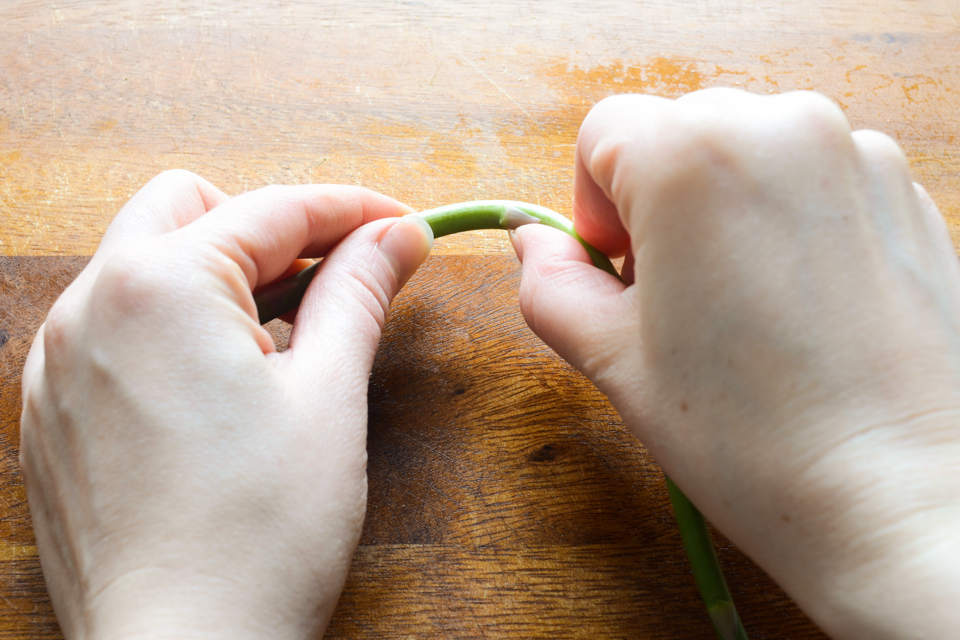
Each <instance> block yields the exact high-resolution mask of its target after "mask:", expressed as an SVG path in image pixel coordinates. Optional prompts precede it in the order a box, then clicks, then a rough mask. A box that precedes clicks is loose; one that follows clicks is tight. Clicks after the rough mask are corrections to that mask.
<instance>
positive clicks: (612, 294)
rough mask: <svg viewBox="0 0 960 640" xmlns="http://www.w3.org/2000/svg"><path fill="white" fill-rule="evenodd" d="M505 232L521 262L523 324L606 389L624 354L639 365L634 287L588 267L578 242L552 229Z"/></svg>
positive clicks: (525, 228)
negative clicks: (509, 234) (508, 234)
mask: <svg viewBox="0 0 960 640" xmlns="http://www.w3.org/2000/svg"><path fill="white" fill-rule="evenodd" d="M511 238H512V239H513V242H514V248H515V249H516V251H517V256H518V257H519V258H520V261H521V263H522V265H523V270H522V277H521V281H520V310H521V312H522V313H523V317H524V319H525V320H526V321H527V324H528V325H529V326H530V328H531V329H532V330H533V332H534V333H536V334H537V335H538V336H539V337H540V339H541V340H543V341H544V342H546V343H547V345H549V346H550V347H551V348H552V349H553V350H554V351H556V352H557V353H558V354H560V356H561V357H562V358H563V359H564V360H566V361H567V362H569V363H570V364H572V365H573V366H574V367H576V368H577V369H579V370H580V371H581V372H582V373H583V374H584V375H586V376H587V377H588V378H590V379H591V380H592V381H593V382H594V384H596V385H597V386H598V387H600V389H601V390H602V391H604V392H605V393H607V394H608V395H609V394H610V390H611V389H612V387H613V386H616V384H617V381H616V380H612V379H611V377H613V376H615V375H616V376H617V377H620V376H622V374H623V365H624V361H625V356H626V357H627V359H628V360H636V361H637V363H638V366H639V354H638V351H639V330H638V327H637V323H638V314H637V312H636V295H635V290H636V287H627V285H625V284H624V283H622V282H620V281H619V280H617V279H616V278H615V277H613V276H612V275H610V274H609V273H606V272H604V271H601V270H600V269H597V268H596V267H594V266H593V263H592V262H591V261H590V257H589V256H588V255H587V252H586V251H584V249H583V247H582V246H581V245H580V243H578V242H577V241H576V240H574V239H573V238H572V237H570V236H569V235H567V234H565V233H563V232H562V231H559V230H557V229H552V228H550V227H547V226H544V225H532V224H531V225H524V226H522V227H519V228H518V229H516V230H515V231H514V232H513V234H512V235H511ZM625 349H629V351H627V350H625Z"/></svg>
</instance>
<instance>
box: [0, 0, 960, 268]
mask: <svg viewBox="0 0 960 640" xmlns="http://www.w3.org/2000/svg"><path fill="white" fill-rule="evenodd" d="M958 59H960V5H958V3H957V2H956V0H926V1H924V2H912V3H906V2H900V1H896V0H875V1H872V2H861V1H858V0H843V1H838V0H834V1H832V2H816V3H810V2H797V3H779V2H770V1H765V2H750V3H744V2H726V1H723V2H720V1H717V2H703V1H699V0H698V1H694V0H687V1H679V2H678V1H676V0H654V1H650V2H643V3H639V2H633V1H629V0H606V1H596V0H591V1H589V2H587V1H586V0H562V1H561V0H551V1H549V2H548V1H546V0H543V1H525V2H506V1H504V0H484V1H483V2H477V1H470V2H456V3H453V2H446V3H445V2H439V1H436V0H435V1H433V2H394V1H386V0H381V1H370V2H362V3H342V2H332V1H328V2H307V1H306V0H300V1H284V2H279V1H277V2H258V3H253V2H222V1H221V2H214V1H211V0H180V1H179V2H177V3H143V2H139V1H135V0H124V1H121V2H105V1H99V2H93V1H79V0H74V1H63V2H56V3H53V2H40V1H10V0H8V1H7V2H5V3H3V4H2V6H0V65H2V68H3V69H4V73H3V74H2V76H0V174H2V180H0V216H2V217H3V219H4V221H5V224H4V225H0V253H2V254H4V255H49V254H60V255H89V254H91V253H92V252H93V250H94V249H95V247H96V244H97V242H98V240H99V238H100V236H101V235H102V233H103V231H104V229H105V228H106V225H107V224H108V222H109V221H110V219H111V218H112V216H113V215H114V214H115V213H116V212H117V211H118V210H119V209H120V207H121V206H122V205H123V203H124V202H126V200H127V199H128V198H129V197H130V196H131V195H132V194H133V193H134V192H135V191H136V190H137V189H138V188H140V187H141V186H142V185H143V184H144V183H145V182H146V181H147V180H149V179H150V178H151V177H152V176H154V175H155V174H157V173H159V172H160V171H162V170H163V169H168V168H184V169H189V170H191V171H195V172H197V173H199V174H200V175H202V176H204V177H206V178H207V179H209V180H211V181H212V182H213V183H214V184H216V185H218V186H220V187H221V188H222V189H224V190H225V191H227V192H228V193H234V194H235V193H239V192H242V191H245V190H249V189H252V188H255V187H258V186H262V185H265V184H271V183H301V182H311V181H313V182H342V183H349V184H361V185H364V186H368V187H371V188H374V189H377V190H380V191H383V192H385V193H388V194H390V195H393V196H395V197H397V198H399V199H401V200H404V201H406V202H409V203H410V204H411V205H413V206H415V207H418V208H428V207H431V206H436V205H439V204H445V203H449V202H458V201H462V200H470V199H478V198H480V199H485V198H511V199H522V200H529V201H531V202H537V203H540V204H544V205H546V206H549V207H553V208H555V209H557V210H559V211H561V212H567V211H568V210H569V202H570V198H571V177H572V169H571V167H572V158H573V144H574V142H575V140H576V132H577V127H578V125H579V123H580V121H581V120H582V118H583V116H584V115H585V114H586V112H587V110H588V109H589V107H590V105H592V104H593V103H595V102H596V101H597V100H599V99H600V98H602V97H604V96H607V95H610V94H613V93H623V92H642V93H656V94H661V95H666V96H669V97H676V96H679V95H681V94H683V93H686V92H689V91H693V90H696V89H701V88H706V87H711V86H736V87H742V88H745V89H748V90H750V91H755V92H760V93H767V92H781V91H789V90H792V89H816V90H819V91H821V92H823V93H825V94H826V95H828V96H830V97H832V98H834V99H835V100H837V101H838V102H839V103H840V104H841V105H842V106H843V107H844V109H845V110H846V112H847V114H848V117H849V118H850V120H851V122H852V123H853V125H854V126H855V127H858V128H865V127H866V128H875V129H879V130H882V131H885V132H887V133H889V134H891V135H893V136H894V137H895V138H896V139H897V140H898V141H899V142H900V144H901V145H903V147H904V148H905V150H906V151H907V154H908V156H909V158H910V160H911V164H912V167H913V171H914V173H915V177H916V179H917V180H918V181H920V182H922V183H923V184H925V185H926V186H927V187H928V189H929V190H930V192H931V194H932V195H933V197H934V199H935V201H936V202H938V203H939V205H940V207H941V209H942V211H943V213H944V214H945V215H946V216H947V217H948V218H949V220H950V223H951V229H952V232H953V234H954V238H955V240H956V239H960V187H958V184H960V156H958V152H957V146H958V143H960V135H958V134H960V65H958V64H957V62H956V61H957V60H958ZM438 249H439V250H440V251H443V252H447V253H477V252H491V251H506V252H509V251H510V249H509V247H508V246H507V244H506V242H505V240H504V239H503V236H502V235H500V234H495V233H489V232H488V233H479V232H478V233H476V234H472V235H470V236H457V237H456V238H451V239H445V240H444V241H442V242H441V243H439V246H438Z"/></svg>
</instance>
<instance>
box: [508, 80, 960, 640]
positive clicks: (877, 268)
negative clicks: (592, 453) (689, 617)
mask: <svg viewBox="0 0 960 640" xmlns="http://www.w3.org/2000/svg"><path fill="white" fill-rule="evenodd" d="M576 161H577V166H576V179H575V185H574V222H575V226H576V228H577V230H578V232H579V233H580V234H581V236H582V237H583V238H584V239H585V240H587V241H588V242H590V243H591V244H593V245H594V246H596V247H597V248H599V249H601V250H603V251H605V252H607V253H616V252H621V253H622V252H624V251H626V252H627V255H626V260H625V264H624V276H625V280H626V282H627V285H624V284H622V283H620V282H618V281H616V279H615V278H613V277H611V276H609V275H607V274H605V273H603V272H601V271H599V270H597V269H594V268H592V267H591V266H589V261H588V260H587V258H586V254H585V253H584V251H583V250H582V248H581V247H580V246H579V245H578V244H577V243H576V242H573V241H571V240H569V239H567V238H566V237H565V236H564V235H563V234H560V233H555V232H554V231H553V230H551V229H547V228H543V227H539V226H537V225H529V226H524V227H521V228H519V229H518V230H517V231H516V232H515V238H516V245H517V248H518V254H520V256H521V258H522V262H523V280H522V285H521V291H520V304H521V308H522V311H523V313H524V316H525V317H526V319H527V322H528V323H529V324H530V326H531V327H532V328H533V330H534V331H535V332H536V333H537V334H538V335H540V336H541V337H542V338H543V339H544V340H545V341H546V342H547V344H549V345H550V346H552V347H553V348H554V349H555V350H556V351H557V352H559V353H560V354H561V355H562V356H563V357H564V358H566V359H567V360H568V361H569V362H571V363H572V364H573V365H574V366H576V367H577V368H579V369H580V370H581V371H583V372H584V373H585V374H586V375H587V376H588V377H589V378H590V379H591V380H593V381H594V382H595V383H596V384H597V386H598V387H599V388H600V389H601V390H602V391H603V392H604V393H606V394H607V396H608V397H609V398H610V400H611V402H612V403H613V405H614V407H616V409H617V410H618V411H619V412H620V414H621V416H622V417H623V419H624V421H625V422H626V424H627V425H629V426H630V428H631V429H632V430H633V432H634V433H635V434H636V435H637V436H638V438H639V439H640V440H641V441H642V442H643V443H644V444H645V445H646V446H647V448H648V449H649V450H650V451H651V453H652V454H653V455H654V456H655V457H656V459H657V460H658V461H659V462H660V463H661V465H662V466H663V469H664V471H665V472H666V473H667V474H668V475H669V476H670V477H671V478H672V479H673V480H674V481H675V482H676V483H677V485H678V486H679V487H680V488H681V489H682V490H683V491H684V492H685V493H686V494H687V495H688V496H689V497H690V498H691V499H692V500H693V502H694V503H695V504H697V505H698V507H700V509H701V510H702V511H703V512H704V514H705V515H706V516H707V517H708V518H709V519H710V520H712V521H713V523H714V524H715V525H717V527H718V528H719V529H720V530H721V531H723V532H724V533H725V534H726V535H727V536H728V537H729V538H730V539H731V540H732V541H733V542H735V543H736V544H737V545H738V546H740V547H741V548H742V549H743V550H744V551H745V552H747V553H748V554H749V555H750V556H751V557H753V558H754V559H755V560H756V561H757V562H758V563H759V564H760V565H761V566H762V567H764V568H765V569H766V570H767V571H768V572H769V573H770V574H771V575H772V576H773V577H774V578H775V579H776V580H777V581H778V582H780V584H781V585H783V586H784V588H785V589H786V590H787V591H788V592H789V593H790V594H791V595H792V596H793V597H794V598H795V599H796V600H797V602H798V603H799V604H800V605H801V607H803V608H804V609H805V610H806V611H807V612H808V614H810V615H811V617H813V618H814V619H815V620H816V621H817V622H818V623H819V624H820V625H821V626H822V627H823V628H824V629H825V630H826V631H827V632H828V633H831V634H834V635H835V636H836V637H841V638H872V639H877V638H906V637H910V638H914V637H916V638H921V637H922V638H928V637H929V638H944V637H952V636H953V635H955V634H956V629H958V628H960V613H957V611H958V609H957V607H956V606H955V604H956V602H957V600H958V598H960V580H958V578H957V577H956V576H957V575H960V574H958V571H957V567H958V564H960V549H958V545H957V543H956V532H957V531H958V530H960V509H958V507H960V498H958V492H957V487H958V486H960V438H958V437H957V436H958V435H960V434H958V431H957V424H958V423H960V340H958V336H960V331H958V330H960V267H958V261H957V257H956V255H955V253H954V249H953V247H952V245H951V243H950V238H949V235H948V233H947V230H946V225H945V223H944V221H943V219H942V218H941V216H940V215H939V213H938V212H937V210H936V207H935V206H934V205H933V203H932V201H931V200H930V199H929V197H927V196H926V193H925V192H924V191H923V190H922V189H921V188H919V187H915V186H914V185H913V184H912V182H911V180H910V175H909V169H908V166H907V162H906V159H905V157H904V155H903V153H902V152H901V151H900V149H899V148H898V147H897V146H896V144H895V143H894V142H893V141H892V140H890V139H889V138H888V137H886V136H884V135H882V134H879V133H876V132H871V131H856V132H852V131H851V130H850V126H849V124H848V123H847V120H846V118H845V117H844V115H843V113H842V112H841V111H840V109H839V108H838V107H836V106H835V105H834V104H832V103H831V102H829V101H828V100H826V99H825V98H823V97H821V96H818V95H816V94H812V93H799V92H798V93H791V94H785V95H780V96H773V97H760V96H754V95H749V94H746V93H742V92H738V91H732V90H708V91H700V92H697V93H693V94H690V95H688V96H685V97H683V98H681V99H679V100H676V101H671V100H666V99H663V98H655V97H651V96H618V97H615V98H611V99H608V100H605V101H603V102H601V103H600V104H599V105H597V106H596V107H594V109H593V110H592V111H591V113H590V114H589V115H588V116H587V118H586V120H585V121H584V123H583V126H582V127H581V130H580V135H579V139H578V146H577V155H576Z"/></svg>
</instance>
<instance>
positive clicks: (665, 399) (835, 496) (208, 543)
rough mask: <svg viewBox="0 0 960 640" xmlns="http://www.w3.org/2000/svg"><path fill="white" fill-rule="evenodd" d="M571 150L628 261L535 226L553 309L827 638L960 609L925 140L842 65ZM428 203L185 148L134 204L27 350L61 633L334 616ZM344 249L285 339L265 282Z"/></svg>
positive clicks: (957, 377) (956, 329) (177, 630)
mask: <svg viewBox="0 0 960 640" xmlns="http://www.w3.org/2000/svg"><path fill="white" fill-rule="evenodd" d="M576 157H577V166H576V179H575V185H574V221H575V225H576V227H577V229H578V231H579V232H580V233H581V235H582V236H583V237H584V238H585V239H586V240H587V241H589V242H590V243H592V244H594V246H596V247H598V248H599V249H601V250H603V251H605V252H606V253H609V254H618V253H620V254H623V253H625V254H626V261H625V267H624V276H625V280H626V281H627V284H623V283H620V282H618V281H617V280H616V279H615V278H613V277H612V276H609V275H608V274H605V273H603V272H601V271H599V270H597V269H595V268H594V267H592V266H591V265H590V261H589V259H588V257H587V254H586V252H585V251H584V250H583V249H582V248H581V247H580V245H579V244H577V243H576V242H575V241H573V240H572V239H570V238H569V236H566V235H565V234H563V233H561V232H559V231H556V230H553V229H549V228H546V227H541V226H538V225H529V226H524V227H521V228H519V229H517V230H516V231H515V232H514V233H513V240H514V245H515V247H516V248H517V253H518V255H519V256H520V257H521V261H522V264H523V267H522V269H523V279H522V284H521V291H520V304H521V310H522V311H523V313H524V316H525V317H526V319H527V322H528V323H529V324H530V326H531V327H532V328H533V330H534V331H535V332H536V333H537V334H538V335H539V336H540V337H541V338H542V339H543V340H544V341H545V342H546V343H547V344H549V345H550V346H551V347H553V348H554V349H555V350H556V351H557V352H558V353H560V355H562V356H563V357H564V358H566V359H567V360H568V361H569V362H571V363H572V364H573V365H574V366H576V367H577V368H579V369H580V370H581V371H583V372H584V374H586V375H587V376H588V377H589V378H590V379H591V380H592V381H593V382H594V383H595V384H596V385H597V386H598V387H599V389H600V390H601V391H603V392H604V393H605V394H606V395H607V396H608V397H609V398H610V400H611V402H612V403H613V405H614V407H616V409H617V410H618V411H619V413H620V415H621V416H622V418H623V420H624V422H625V423H626V424H627V425H628V426H629V427H630V429H631V430H632V431H633V432H634V433H635V434H636V435H637V437H638V438H639V439H640V440H641V441H642V442H643V444H644V445H645V446H646V447H647V448H648V449H649V450H650V451H651V452H652V454H653V455H654V456H655V457H656V459H657V460H658V461H659V462H660V463H661V465H662V466H663V468H664V470H665V471H666V473H667V474H669V475H670V476H671V477H672V478H673V479H674V480H675V481H676V483H677V484H678V485H679V486H680V487H681V488H682V489H683V491H684V492H685V493H686V494H687V495H688V496H689V497H690V498H691V499H692V500H693V501H694V502H695V503H696V504H697V505H698V506H699V507H700V509H701V510H702V511H703V512H704V514H705V515H706V517H707V518H708V519H710V520H711V521H713V522H714V523H715V524H716V525H717V526H718V528H719V529H721V530H722V531H723V532H724V533H725V534H726V535H727V536H728V537H730V539H731V540H733V541H734V542H735V543H736V544H737V545H738V546H740V547H741V548H742V549H743V550H744V551H745V552H747V553H748V554H749V555H750V556H751V557H752V558H754V559H755V560H756V561H757V562H758V563H759V564H760V565H761V566H762V567H763V568H764V569H765V570H766V571H768V572H769V573H770V574H771V575H772V576H773V577H774V578H775V579H776V580H777V581H778V582H779V583H780V584H781V585H783V587H784V588H785V589H786V590H787V591H788V592H789V593H790V595H791V596H793V597H794V598H795V599H796V600H797V602H798V603H799V604H800V605H801V607H803V609H804V610H805V611H806V612H807V613H808V614H809V615H810V616H811V617H812V618H813V619H814V620H815V621H816V622H817V623H818V624H819V625H820V626H821V627H823V629H824V630H825V631H827V632H828V633H829V634H830V635H831V636H832V637H835V638H844V639H846V638H871V639H877V638H882V639H886V638H889V639H893V638H945V637H951V636H952V635H953V634H954V633H955V630H956V629H957V628H960V613H958V609H957V608H956V607H955V606H954V603H956V602H957V601H958V600H960V579H958V578H957V576H958V575H960V571H958V569H960V544H958V543H957V542H956V540H957V537H958V536H957V535H956V534H957V532H958V531H960V499H958V495H960V492H958V487H960V437H958V436H960V420H958V417H960V339H958V337H960V263H958V260H957V257H956V254H955V253H954V249H953V246H952V245H951V242H950V239H949V236H948V234H947V230H946V225H945V223H944V221H943V219H942V217H941V216H940V215H939V213H938V212H937V210H936V207H935V206H934V204H933V203H932V201H931V200H930V199H929V198H928V197H927V196H926V193H925V192H924V191H923V190H922V189H921V188H919V187H916V186H915V185H914V184H913V183H912V182H911V179H910V173H909V170H908V167H907V163H906V160H905V158H904V155H903V153H902V151H901V150H900V149H899V148H898V147H897V146H896V144H894V143H893V142H892V141H891V140H890V139H889V138H887V137H885V136H883V135H882V134H878V133H875V132H869V131H857V132H853V131H851V129H850V126H849V124H848V123H847V121H846V119H845V118H844V116H843V114H842V112H841V111H840V110H839V109H838V108H837V107H836V106H835V105H833V104H832V103H831V102H829V101H828V100H826V99H825V98H822V97H820V96H817V95H816V94H811V93H794V94H785V95H782V96H773V97H767V96H765V97H760V96H753V95H748V94H745V93H742V92H737V91H731V90H708V91H701V92H697V93H694V94H690V95H688V96H685V97H684V98H681V99H679V100H676V101H671V100H666V99H662V98H655V97H651V96H620V97H616V98H612V99H608V100H605V101H603V102H601V103H600V104H599V105H597V106H596V107H595V108H594V109H593V110H592V111H591V113H590V114H589V115H588V116H587V118H586V120H585V121H584V123H583V126H582V127H581V130H580V135H579V138H578V146H577V156H576ZM406 212H408V209H407V208H406V207H404V206H403V205H401V204H399V203H396V202H394V201H392V200H390V199H388V198H385V197H383V196H378V195H376V194H373V193H370V192H367V191H363V190H359V189H353V188H348V187H330V186H305V187H289V188H280V187H275V188H269V189H264V190H260V191H257V192H253V193H250V194H245V195H243V196H239V197H236V198H232V199H230V198H227V197H226V196H225V195H223V194H222V193H220V192H219V191H217V190H216V189H215V188H214V187H213V186H212V185H209V184H208V183H206V182H204V181H202V180H201V179H199V178H197V177H196V176H192V175H190V174H185V173H174V174H164V175H163V176H161V177H160V178H158V179H156V180H155V181H153V182H151V183H150V184H149V185H148V186H147V187H145V188H144V189H143V190H142V191H141V192H140V193H139V194H138V195H137V196H135V197H134V199H133V200H132V201H131V202H130V203H129V204H128V205H127V206H126V207H125V208H124V210H123V211H122V212H121V213H120V214H119V216H118V217H117V219H116V220H115V222H114V223H113V225H112V226H111V228H110V230H109V231H108V233H107V235H106V236H105V237H104V240H103V243H102V244H101V247H100V249H99V250H98V252H97V255H96V256H95V257H94V259H93V261H92V262H91V263H90V265H89V266H88V267H87V269H86V270H85V271H84V273H83V274H82V275H81V277H80V278H79V279H78V280H77V281H76V282H75V283H74V284H73V285H72V286H71V287H70V288H69V289H68V290H67V292H65V293H64V295H63V296H62V297H61V299H60V300H59V301H58V302H57V304H56V305H55V306H54V308H53V310H52V311H51V313H50V315H49V316H48V318H47V321H46V323H45V324H44V326H43V328H42V329H41V332H40V333H39V334H38V337H37V339H36V341H35V343H34V347H33V349H32V351H31V353H30V357H29V359H28V362H27V366H26V368H25V371H24V385H23V388H24V414H23V420H22V439H21V464H22V468H23V472H24V478H25V482H26V486H27V493H28V497H29V500H30V507H31V513H32V515H33V520H34V526H35V529H36V533H37V542H38V547H39V550H40V555H41V561H42V564H43V569H44V574H45V577H46V580H47V584H48V586H49V588H50V592H51V596H52V598H53V601H54V606H55V607H56V611H57V615H58V618H59V620H60V622H61V625H62V627H63V629H64V632H65V634H66V635H67V637H68V638H98V639H99V638H108V639H119V638H147V637H151V638H156V637H162V638H167V637H169V638H173V637H179V638H199V637H231V638H247V637H250V638H252V637H272V638H310V637H318V636H320V635H321V634H322V632H323V630H324V628H325V626H326V624H327V621H328V620H329V616H330V614H331V612H332V610H333V607H334V606H335V604H336V600H337V597H338V595H339V592H340V589H341V587H342V585H343V582H344V579H345V576H346V572H347V570H348V568H349V563H350V558H351V556H352V553H353V551H354V549H355V546H356V543H357V540H358V537H359V533H360V530H361V527H362V523H363V516H364V511H365V506H366V474H365V464H366V453H365V451H364V441H365V435H366V382H367V378H368V376H369V373H370V368H371V366H372V362H373V356H374V353H375V350H376V345H377V341H378V339H379V335H380V330H381V328H382V326H383V322H384V319H385V317H386V312H387V308H388V306H389V302H390V300H391V299H392V297H393V295H395V294H396V291H397V290H398V289H399V287H400V286H402V284H403V283H404V282H405V281H406V280H407V279H408V278H409V277H410V275H411V274H412V273H413V272H414V271H415V270H416V268H417V266H418V265H419V264H420V263H421V262H422V261H423V259H425V257H426V255H427V254H428V252H429V249H430V245H431V241H432V237H431V236H430V232H429V229H427V228H425V227H424V225H422V224H421V223H419V222H417V221H416V220H414V219H412V218H411V219H404V221H402V222H398V221H396V220H393V219H392V218H393V217H394V216H398V215H402V214H403V213H406ZM320 255H326V256H328V257H327V260H326V261H325V264H324V266H323V268H322V269H321V271H320V275H319V276H318V277H317V279H316V280H315V281H314V283H313V284H312V285H311V289H310V290H309V292H308V294H307V296H306V297H305V298H304V302H303V304H302V305H301V307H300V310H299V312H298V314H297V316H296V320H295V322H294V329H293V335H292V338H291V348H290V349H289V350H288V351H286V352H284V353H279V354H278V353H275V352H274V350H273V346H272V342H271V340H270V339H269V336H268V335H267V334H266V333H265V332H264V330H263V329H261V328H260V327H259V325H258V323H257V322H256V318H255V311H254V309H253V301H252V296H251V290H252V288H253V287H255V286H258V285H263V284H265V283H268V282H270V281H272V280H275V279H276V278H277V277H279V276H280V275H281V274H282V273H283V272H284V271H285V270H286V269H287V267H288V266H289V265H290V264H291V263H292V262H293V261H294V259H295V258H297V257H305V256H311V257H314V256H320ZM171 309H176V310H177V312H176V313H171ZM584 309H589V310H590V313H584V312H583V310H584ZM304 425H309V428H305V427H304ZM748 625H749V621H748Z"/></svg>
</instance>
